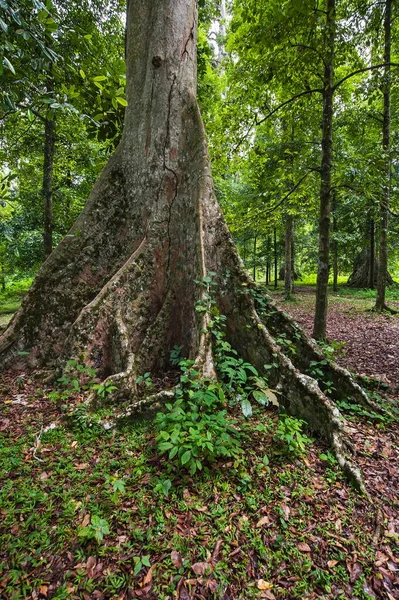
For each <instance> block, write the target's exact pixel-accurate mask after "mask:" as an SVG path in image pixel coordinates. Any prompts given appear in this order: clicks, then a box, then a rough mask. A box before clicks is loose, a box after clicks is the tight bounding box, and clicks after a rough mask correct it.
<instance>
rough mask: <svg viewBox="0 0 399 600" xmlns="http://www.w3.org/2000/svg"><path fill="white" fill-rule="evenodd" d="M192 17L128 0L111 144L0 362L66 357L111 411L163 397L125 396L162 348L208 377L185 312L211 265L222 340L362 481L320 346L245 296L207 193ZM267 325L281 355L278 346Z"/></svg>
mask: <svg viewBox="0 0 399 600" xmlns="http://www.w3.org/2000/svg"><path fill="white" fill-rule="evenodd" d="M196 19H197V17H196V2H195V0H154V1H153V2H148V1H147V0H130V1H129V5H128V14H127V99H128V107H127V110H126V115H125V123H124V131H123V136H122V141H121V143H120V145H119V146H118V148H117V150H116V152H115V154H114V155H113V157H112V158H111V159H110V161H109V163H108V164H107V166H106V167H105V168H104V170H103V172H102V174H101V176H100V178H99V180H98V181H97V183H96V184H95V186H94V188H93V191H92V193H91V195H90V197H89V199H88V202H87V204H86V206H85V208H84V210H83V212H82V214H81V215H80V217H79V218H78V220H77V222H76V223H75V225H74V226H73V227H72V229H71V230H70V232H69V234H68V235H67V236H66V237H65V238H64V240H63V241H62V242H61V243H60V244H59V245H58V246H57V248H55V250H54V251H53V252H52V254H51V255H50V256H49V258H48V259H47V261H46V262H45V264H44V265H43V267H42V269H41V270H40V272H39V274H38V276H37V278H36V280H35V282H34V283H33V285H32V288H31V290H30V292H29V293H28V294H27V296H26V297H25V299H24V302H23V304H22V307H21V308H20V310H19V311H18V313H17V314H16V316H15V317H14V319H13V321H12V323H11V325H10V326H9V328H8V329H7V331H6V332H5V333H4V335H3V336H2V337H1V338H0V356H1V357H2V366H3V367H4V366H6V365H7V364H8V365H9V364H10V363H11V362H12V361H14V366H15V364H17V365H18V363H19V364H22V366H23V368H26V366H27V365H31V366H36V365H44V366H56V367H57V366H58V367H61V368H62V366H63V365H64V364H65V361H66V360H67V359H70V358H74V359H77V360H78V361H80V362H83V363H85V364H88V365H90V366H92V367H95V368H96V369H97V372H98V375H99V377H102V378H103V379H104V380H106V381H108V382H109V383H110V384H111V383H112V384H113V385H115V386H116V387H117V389H116V390H115V391H114V392H113V394H112V396H111V397H110V400H115V401H117V402H116V403H115V406H116V410H121V409H120V407H121V406H122V405H123V404H122V402H123V401H126V402H127V403H128V406H129V411H131V412H135V411H138V410H141V409H142V408H145V407H151V408H152V409H158V408H159V405H160V404H161V405H162V401H163V400H164V399H165V398H168V399H169V400H170V397H171V396H173V392H172V391H171V390H170V389H164V390H160V391H159V392H158V393H157V394H155V395H152V396H149V397H148V396H147V397H146V396H140V397H138V396H137V389H136V383H135V382H136V379H137V376H138V375H141V374H143V373H144V372H147V371H150V372H151V373H152V374H154V375H155V376H156V377H157V380H159V381H165V380H166V381H168V379H167V378H165V373H167V372H169V371H170V367H171V365H170V351H171V349H172V348H173V347H174V346H176V345H178V346H182V347H183V350H182V353H183V355H186V356H187V357H189V358H192V359H193V360H194V361H195V365H196V368H197V370H198V371H199V373H201V374H202V375H203V376H204V377H215V376H216V365H215V363H214V358H213V348H212V335H211V331H210V327H209V320H210V317H209V315H208V314H207V313H205V314H204V313H202V312H198V311H196V306H197V304H198V301H200V300H202V301H204V298H205V293H206V290H204V288H203V287H202V286H198V285H196V284H195V280H197V281H198V280H201V279H203V277H204V276H205V275H207V274H209V273H214V275H213V277H214V284H215V286H214V301H215V304H216V306H217V308H218V309H219V311H220V313H221V314H223V315H226V335H227V339H228V341H229V342H230V343H231V345H232V346H233V348H235V349H236V351H237V352H238V354H239V355H240V356H242V357H243V359H244V360H246V361H248V362H250V363H251V364H253V365H254V367H255V368H256V369H257V370H258V372H259V373H260V374H262V375H264V376H267V377H268V381H269V385H270V386H271V387H272V388H273V389H275V390H277V391H278V392H279V399H280V402H281V404H282V405H283V406H284V409H285V410H286V411H287V412H289V413H291V414H293V415H296V416H298V417H300V418H304V419H306V420H307V421H308V423H309V426H310V427H311V428H312V429H313V430H314V431H316V432H319V433H320V434H321V435H323V436H324V437H325V438H326V439H327V440H328V442H329V443H330V444H331V447H332V448H333V450H334V452H335V454H336V456H337V459H338V461H339V464H340V465H341V467H342V468H343V469H344V470H345V472H346V473H347V474H348V476H349V477H351V478H352V479H353V480H354V481H355V482H356V484H357V485H358V486H359V487H361V488H362V489H363V483H362V478H361V475H360V473H359V470H358V469H357V467H356V465H355V464H354V463H353V457H352V452H351V444H350V441H349V439H348V435H347V433H346V430H345V422H344V420H343V418H342V417H341V415H340V413H339V410H338V408H337V406H336V405H335V403H334V399H333V397H327V395H326V394H325V393H324V391H323V384H322V381H320V382H317V381H316V380H314V379H312V378H311V377H309V376H308V375H307V374H306V372H309V370H310V369H311V362H312V361H314V360H316V361H321V360H324V357H323V355H322V354H321V352H320V350H319V349H318V348H317V346H316V344H315V343H314V342H313V341H312V340H310V338H308V337H307V335H306V334H305V333H303V332H302V331H301V330H300V329H299V327H298V326H297V325H295V324H294V323H293V321H292V320H291V319H290V317H288V316H287V315H286V314H285V313H284V312H282V311H280V310H279V309H277V307H276V306H274V304H273V303H272V302H271V300H270V299H269V298H267V296H266V297H265V296H262V297H260V296H259V294H260V293H261V292H260V291H259V290H258V289H257V288H256V286H255V284H254V282H253V281H252V280H251V279H250V278H249V277H248V275H247V273H246V271H245V269H244V268H243V265H242V262H241V260H240V259H239V256H238V254H237V251H236V249H235V247H234V244H233V242H232V238H231V235H230V233H229V231H228V229H227V227H226V224H225V221H224V219H223V216H222V213H221V211H220V209H219V207H218V204H217V202H216V197H215V193H214V189H213V184H212V178H211V173H210V164H209V157H208V151H207V145H206V138H205V132H204V128H203V124H202V120H201V116H200V113H199V109H198V105H197V101H196ZM274 237H275V242H276V235H275V236H274ZM280 333H285V334H286V336H288V338H292V344H293V346H294V349H295V352H289V353H287V350H286V349H284V348H280V347H279V346H278V344H277V343H276V341H275V338H278V337H279V335H280ZM21 350H24V351H25V352H27V353H28V355H27V356H23V357H22V356H19V355H18V354H19V352H20V351H21ZM265 365H268V366H270V368H268V369H265ZM325 371H326V373H325V375H326V378H327V379H328V381H331V382H333V385H334V388H335V390H337V391H336V392H334V394H335V399H337V400H339V399H341V398H343V397H347V396H350V397H351V399H352V401H358V402H360V403H361V404H364V405H366V406H368V407H369V406H370V402H369V401H368V399H367V397H366V395H365V394H364V392H363V391H362V390H361V388H360V387H359V386H358V385H357V384H356V383H355V382H354V381H353V379H352V378H351V376H350V375H349V373H347V372H346V371H344V370H343V369H341V368H340V367H338V366H337V365H335V364H334V363H330V362H328V361H327V363H326V366H325ZM167 385H168V384H167V383H166V384H165V386H166V388H167ZM169 385H172V384H171V383H169ZM124 414H125V413H124Z"/></svg>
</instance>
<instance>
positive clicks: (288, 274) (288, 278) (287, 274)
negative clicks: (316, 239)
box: [284, 214, 294, 300]
mask: <svg viewBox="0 0 399 600" xmlns="http://www.w3.org/2000/svg"><path fill="white" fill-rule="evenodd" d="M292 234H293V218H292V215H290V214H287V216H286V219H285V262H284V289H285V299H286V300H291V299H292V282H293V279H294V272H293V266H292Z"/></svg>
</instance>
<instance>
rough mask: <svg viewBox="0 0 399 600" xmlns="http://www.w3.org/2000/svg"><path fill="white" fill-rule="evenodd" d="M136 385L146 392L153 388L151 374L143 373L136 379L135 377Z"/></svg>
mask: <svg viewBox="0 0 399 600" xmlns="http://www.w3.org/2000/svg"><path fill="white" fill-rule="evenodd" d="M136 383H139V384H141V385H143V386H144V387H145V388H147V389H148V390H149V389H151V388H152V387H153V386H154V384H153V383H152V379H151V373H144V375H139V376H138V377H136Z"/></svg>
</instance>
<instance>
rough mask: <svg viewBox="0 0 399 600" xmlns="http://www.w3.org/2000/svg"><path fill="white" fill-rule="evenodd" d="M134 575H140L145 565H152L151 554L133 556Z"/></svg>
mask: <svg viewBox="0 0 399 600" xmlns="http://www.w3.org/2000/svg"><path fill="white" fill-rule="evenodd" d="M133 562H134V569H133V575H138V574H139V573H140V571H141V569H142V568H143V567H151V562H150V557H149V556H133Z"/></svg>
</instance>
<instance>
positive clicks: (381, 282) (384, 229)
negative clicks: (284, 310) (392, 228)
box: [375, 0, 392, 312]
mask: <svg viewBox="0 0 399 600" xmlns="http://www.w3.org/2000/svg"><path fill="white" fill-rule="evenodd" d="M391 19H392V0H386V2H385V17H384V63H385V65H386V66H385V69H384V71H385V72H384V84H383V90H384V112H383V124H382V149H383V153H384V157H383V160H384V172H385V182H384V186H383V191H382V196H381V201H380V223H379V227H380V245H379V257H378V260H379V269H378V281H377V297H376V302H375V310H377V311H379V312H381V311H383V310H384V309H385V308H386V306H385V289H386V283H387V272H388V208H389V197H390V188H391V156H390V152H391V149H390V146H391V73H390V62H391Z"/></svg>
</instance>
